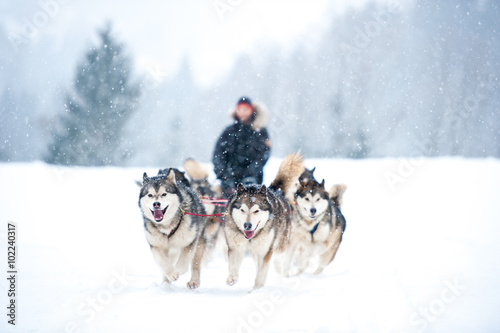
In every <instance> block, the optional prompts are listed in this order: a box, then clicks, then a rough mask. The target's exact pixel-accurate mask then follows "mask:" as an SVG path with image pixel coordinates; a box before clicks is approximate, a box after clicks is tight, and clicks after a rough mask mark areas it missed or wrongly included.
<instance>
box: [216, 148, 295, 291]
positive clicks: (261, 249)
mask: <svg viewBox="0 0 500 333" xmlns="http://www.w3.org/2000/svg"><path fill="white" fill-rule="evenodd" d="M303 171H304V166H303V157H302V156H301V155H300V154H298V153H297V154H291V155H289V156H287V157H286V158H285V159H284V160H283V162H282V163H281V166H280V168H279V171H278V174H277V176H276V179H275V180H274V181H273V183H272V184H271V186H270V187H269V188H267V187H266V186H265V185H262V186H261V185H248V186H244V185H242V184H238V187H237V190H236V192H235V193H234V194H233V195H232V196H231V197H230V199H229V203H228V206H227V212H228V216H227V217H226V223H225V225H224V232H225V236H226V241H227V245H228V263H229V276H228V278H227V281H226V282H227V284H228V285H230V286H232V285H234V284H235V283H236V282H237V281H238V275H239V269H240V265H241V262H242V260H243V258H244V256H245V253H246V251H249V252H250V254H251V255H252V257H253V259H254V260H255V262H256V264H257V276H256V278H255V283H254V287H253V289H258V288H261V287H262V286H264V283H265V281H266V276H267V272H268V270H269V261H270V260H271V257H272V255H273V253H284V252H285V250H286V249H287V246H288V244H289V238H290V233H291V207H290V205H289V203H288V202H287V200H286V199H285V198H284V197H283V195H281V194H280V193H277V191H278V190H281V193H287V190H288V189H289V187H290V186H291V185H293V182H295V181H296V180H297V179H298V177H299V176H300V174H301V173H302V172H303Z"/></svg>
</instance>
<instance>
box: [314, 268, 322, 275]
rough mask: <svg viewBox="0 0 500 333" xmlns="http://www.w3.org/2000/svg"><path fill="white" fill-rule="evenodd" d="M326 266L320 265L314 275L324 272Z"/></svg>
mask: <svg viewBox="0 0 500 333" xmlns="http://www.w3.org/2000/svg"><path fill="white" fill-rule="evenodd" d="M323 269H324V267H318V269H317V270H316V271H315V272H314V273H313V274H314V275H319V274H321V273H322V272H323Z"/></svg>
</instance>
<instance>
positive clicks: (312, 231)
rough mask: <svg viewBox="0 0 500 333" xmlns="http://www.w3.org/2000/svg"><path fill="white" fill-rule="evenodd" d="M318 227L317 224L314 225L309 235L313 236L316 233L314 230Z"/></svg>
mask: <svg viewBox="0 0 500 333" xmlns="http://www.w3.org/2000/svg"><path fill="white" fill-rule="evenodd" d="M318 225H319V222H318V223H316V225H315V226H314V227H313V228H312V229H311V231H309V232H310V233H311V235H313V234H314V233H315V232H316V230H317V229H318Z"/></svg>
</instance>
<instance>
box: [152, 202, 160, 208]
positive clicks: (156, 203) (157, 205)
mask: <svg viewBox="0 0 500 333" xmlns="http://www.w3.org/2000/svg"><path fill="white" fill-rule="evenodd" d="M160 206H161V204H160V203H159V202H158V201H157V202H153V208H160Z"/></svg>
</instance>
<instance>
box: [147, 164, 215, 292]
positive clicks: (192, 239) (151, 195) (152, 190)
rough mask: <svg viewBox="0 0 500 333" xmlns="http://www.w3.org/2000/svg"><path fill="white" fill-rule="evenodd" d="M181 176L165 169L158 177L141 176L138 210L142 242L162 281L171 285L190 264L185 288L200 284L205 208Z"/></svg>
mask: <svg viewBox="0 0 500 333" xmlns="http://www.w3.org/2000/svg"><path fill="white" fill-rule="evenodd" d="M182 177H183V174H182V173H181V172H180V171H179V170H176V169H173V168H171V169H165V170H162V171H160V172H159V173H158V176H154V177H148V175H147V174H146V173H144V175H143V182H142V187H141V192H140V195H139V207H140V208H141V211H142V215H143V219H144V230H145V233H146V239H147V241H148V243H149V246H150V247H151V252H152V253H153V257H154V259H155V261H156V263H157V264H158V266H160V269H161V271H162V273H163V275H164V281H165V282H168V283H171V282H173V281H175V280H177V279H178V277H179V275H181V274H184V273H185V272H187V270H188V268H189V265H190V264H191V280H190V281H189V282H188V284H187V285H188V287H189V288H191V289H194V288H197V287H199V285H200V264H201V261H202V259H203V254H204V250H205V246H206V239H205V236H204V228H205V224H206V223H205V217H203V216H194V215H190V214H185V213H186V212H189V213H193V214H198V215H205V209H204V207H203V205H202V203H201V201H200V199H199V198H198V195H196V193H195V192H194V191H193V190H192V189H191V188H190V187H189V186H187V184H189V182H187V180H186V179H177V178H182Z"/></svg>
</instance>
